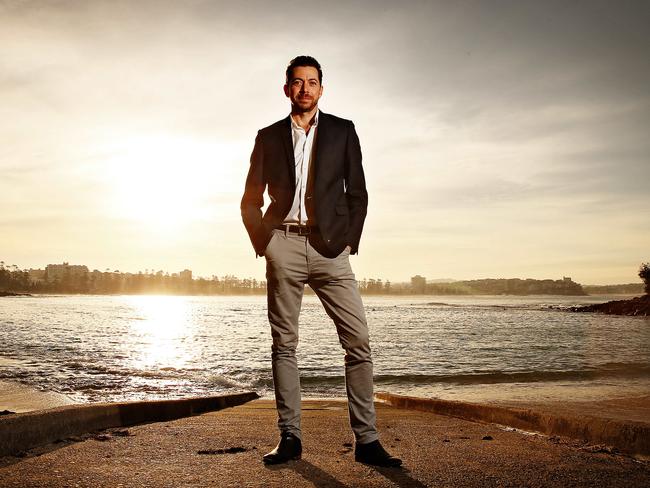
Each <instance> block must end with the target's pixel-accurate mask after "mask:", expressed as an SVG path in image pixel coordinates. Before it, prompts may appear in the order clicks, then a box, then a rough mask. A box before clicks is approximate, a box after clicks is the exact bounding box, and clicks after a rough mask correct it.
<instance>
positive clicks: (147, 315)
mask: <svg viewBox="0 0 650 488" xmlns="http://www.w3.org/2000/svg"><path fill="white" fill-rule="evenodd" d="M127 302H128V303H129V304H130V305H131V306H132V307H133V312H134V318H133V320H131V322H130V327H131V330H130V333H129V336H130V337H131V338H132V339H133V346H134V348H133V356H132V359H133V362H132V363H131V367H132V368H134V369H141V370H148V369H152V368H175V369H180V368H183V367H184V366H185V365H186V364H187V363H188V362H190V361H192V359H193V358H194V354H193V352H192V349H191V348H189V347H188V344H191V342H192V339H193V337H192V336H193V331H194V327H193V325H192V321H191V318H192V307H191V305H190V303H189V300H188V298H187V297H175V296H132V297H128V299H127Z"/></svg>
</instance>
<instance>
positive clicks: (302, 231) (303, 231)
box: [298, 225, 311, 236]
mask: <svg viewBox="0 0 650 488" xmlns="http://www.w3.org/2000/svg"><path fill="white" fill-rule="evenodd" d="M310 233H311V229H310V228H309V227H308V226H306V225H299V226H298V235H299V236H307V235H309V234H310Z"/></svg>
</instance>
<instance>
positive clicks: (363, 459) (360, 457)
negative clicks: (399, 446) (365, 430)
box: [354, 441, 402, 468]
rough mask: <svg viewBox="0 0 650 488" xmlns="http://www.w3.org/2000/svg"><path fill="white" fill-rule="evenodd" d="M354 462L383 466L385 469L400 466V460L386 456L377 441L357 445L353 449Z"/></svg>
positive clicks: (384, 450)
mask: <svg viewBox="0 0 650 488" xmlns="http://www.w3.org/2000/svg"><path fill="white" fill-rule="evenodd" d="M354 460H355V461H357V462H360V463H364V464H371V465H373V466H384V467H387V468H396V467H398V466H401V465H402V460H401V459H399V458H396V457H395V456H391V455H390V454H388V453H387V452H386V449H384V448H383V447H382V445H381V444H380V443H379V441H373V442H370V443H368V444H357V445H356V447H355V448H354Z"/></svg>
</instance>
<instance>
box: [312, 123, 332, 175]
mask: <svg viewBox="0 0 650 488" xmlns="http://www.w3.org/2000/svg"><path fill="white" fill-rule="evenodd" d="M329 128H330V127H329V117H328V115H327V114H325V113H323V111H320V113H319V115H318V128H317V130H316V134H315V135H316V141H314V142H315V144H316V151H315V152H314V159H313V161H312V162H311V167H310V168H309V173H310V175H312V176H311V177H312V178H314V181H319V179H318V178H316V175H317V174H318V172H319V168H321V167H322V166H323V164H322V162H323V159H324V158H325V156H326V154H327V151H326V148H327V146H328V144H329V138H330V136H331V135H332V134H331V131H330V130H329ZM325 166H326V165H325Z"/></svg>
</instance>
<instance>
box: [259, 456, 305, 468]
mask: <svg viewBox="0 0 650 488" xmlns="http://www.w3.org/2000/svg"><path fill="white" fill-rule="evenodd" d="M300 459H302V455H301V454H298V455H297V456H293V457H290V458H289V459H287V460H285V461H271V460H267V459H262V462H263V463H264V464H268V465H273V464H285V463H288V462H289V461H299V460H300Z"/></svg>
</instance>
